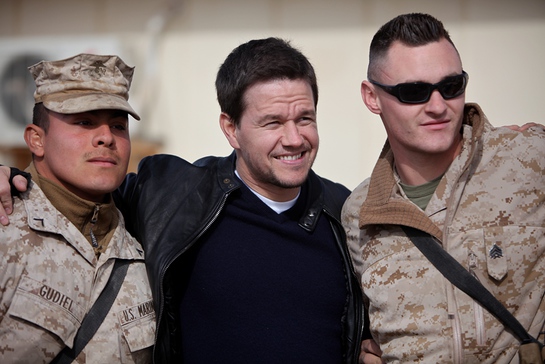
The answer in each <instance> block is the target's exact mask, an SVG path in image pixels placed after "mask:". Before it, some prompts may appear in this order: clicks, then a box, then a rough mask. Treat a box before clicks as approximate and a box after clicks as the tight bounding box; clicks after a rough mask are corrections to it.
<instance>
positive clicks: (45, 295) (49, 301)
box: [8, 276, 84, 347]
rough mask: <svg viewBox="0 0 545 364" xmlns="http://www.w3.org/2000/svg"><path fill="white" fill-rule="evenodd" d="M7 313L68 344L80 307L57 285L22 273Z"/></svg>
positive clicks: (80, 317) (70, 344)
mask: <svg viewBox="0 0 545 364" xmlns="http://www.w3.org/2000/svg"><path fill="white" fill-rule="evenodd" d="M8 315H11V316H13V317H17V318H19V319H22V320H24V321H28V322H31V323H33V324H35V325H37V326H39V327H41V328H42V329H44V330H46V331H49V332H51V333H53V334H55V335H56V336H58V337H59V338H60V339H61V340H62V341H63V342H64V343H65V344H66V345H67V346H69V347H72V345H73V342H74V337H75V336H76V333H77V331H78V329H79V327H80V325H81V321H82V319H83V315H84V310H83V308H82V307H81V306H80V305H79V304H78V303H77V302H76V301H75V299H74V297H70V296H69V295H67V294H66V293H65V292H62V291H61V290H60V289H58V287H51V286H48V285H47V284H45V283H43V282H40V281H37V280H34V279H32V278H31V277H29V276H23V277H22V278H21V281H20V282H19V286H18V287H17V290H16V292H15V295H14V297H13V301H12V304H11V305H10V308H9V310H8Z"/></svg>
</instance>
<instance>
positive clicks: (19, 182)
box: [13, 176, 28, 192]
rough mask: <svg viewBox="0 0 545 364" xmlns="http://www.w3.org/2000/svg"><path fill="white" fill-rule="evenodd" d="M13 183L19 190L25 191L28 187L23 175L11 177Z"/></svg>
mask: <svg viewBox="0 0 545 364" xmlns="http://www.w3.org/2000/svg"><path fill="white" fill-rule="evenodd" d="M13 185H14V186H15V188H16V189H17V191H19V192H25V191H26V189H27V187H28V182H27V180H26V178H25V177H23V176H15V177H13Z"/></svg>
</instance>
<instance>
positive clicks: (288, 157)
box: [277, 153, 303, 161]
mask: <svg viewBox="0 0 545 364" xmlns="http://www.w3.org/2000/svg"><path fill="white" fill-rule="evenodd" d="M302 156H303V153H299V154H295V155H281V156H279V157H277V159H280V160H281V161H295V160H297V159H299V158H301V157H302Z"/></svg>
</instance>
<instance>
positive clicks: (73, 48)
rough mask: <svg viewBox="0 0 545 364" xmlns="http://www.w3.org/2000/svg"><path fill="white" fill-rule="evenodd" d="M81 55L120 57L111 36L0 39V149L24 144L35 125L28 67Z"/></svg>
mask: <svg viewBox="0 0 545 364" xmlns="http://www.w3.org/2000/svg"><path fill="white" fill-rule="evenodd" d="M78 53H96V54H118V55H119V54H120V46H119V42H118V41H117V40H116V39H115V38H112V37H54V38H53V37H51V38H49V37H47V38H46V37H33V38H2V39H0V146H2V147H17V146H22V145H25V144H24V139H23V130H24V128H25V126H26V125H27V124H29V123H32V108H33V106H34V96H33V93H34V89H35V87H34V81H33V79H32V76H31V75H30V72H29V71H28V67H29V66H31V65H33V64H35V63H38V62H40V61H42V60H46V61H52V60H58V59H63V58H68V57H71V56H74V55H76V54H78Z"/></svg>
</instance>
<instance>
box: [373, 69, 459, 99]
mask: <svg viewBox="0 0 545 364" xmlns="http://www.w3.org/2000/svg"><path fill="white" fill-rule="evenodd" d="M468 79H469V75H468V74H467V73H466V72H465V71H462V74H460V75H456V76H449V77H446V78H445V79H444V80H443V81H441V82H438V83H434V84H431V83H426V82H409V83H399V84H397V85H394V86H390V85H383V84H381V83H379V82H376V81H373V80H369V82H371V83H372V84H373V85H376V86H378V87H380V88H381V89H383V90H384V91H386V92H387V93H389V94H390V95H393V96H395V97H397V99H398V100H399V101H400V102H403V103H405V104H421V103H424V102H428V101H429V99H430V97H431V94H432V92H433V91H434V90H438V91H439V93H440V94H441V96H443V98H444V99H445V100H449V99H453V98H455V97H458V96H460V95H461V94H463V93H464V91H465V89H466V86H467V81H468Z"/></svg>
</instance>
